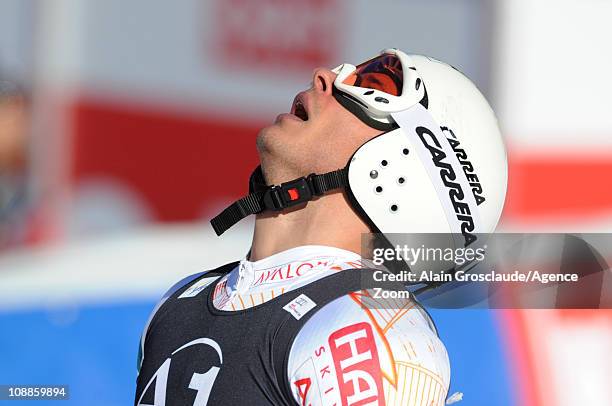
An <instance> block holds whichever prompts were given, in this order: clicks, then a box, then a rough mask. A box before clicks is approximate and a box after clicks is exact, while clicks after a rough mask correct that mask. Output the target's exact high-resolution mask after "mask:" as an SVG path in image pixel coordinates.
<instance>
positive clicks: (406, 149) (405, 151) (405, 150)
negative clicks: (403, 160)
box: [402, 148, 410, 155]
mask: <svg viewBox="0 0 612 406" xmlns="http://www.w3.org/2000/svg"><path fill="white" fill-rule="evenodd" d="M409 153H410V151H409V150H408V148H404V149H403V150H402V154H404V155H408V154H409Z"/></svg>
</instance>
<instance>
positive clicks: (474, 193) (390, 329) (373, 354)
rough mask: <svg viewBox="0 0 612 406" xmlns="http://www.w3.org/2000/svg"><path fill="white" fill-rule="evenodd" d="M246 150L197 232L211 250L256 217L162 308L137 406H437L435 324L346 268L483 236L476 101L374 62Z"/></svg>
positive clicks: (312, 92)
mask: <svg viewBox="0 0 612 406" xmlns="http://www.w3.org/2000/svg"><path fill="white" fill-rule="evenodd" d="M257 147H258V151H259V155H260V161H261V166H260V168H258V169H257V170H256V171H255V172H254V174H253V175H252V177H251V184H250V186H251V194H250V195H249V196H246V197H244V198H242V199H240V200H238V201H237V202H235V203H234V204H233V205H231V206H230V207H228V208H227V209H226V210H225V211H224V212H223V213H221V214H220V215H219V216H218V217H217V218H215V219H213V221H212V224H213V227H214V228H215V231H216V232H217V233H218V234H221V233H222V232H224V231H225V230H226V229H227V228H229V227H231V226H232V225H233V224H235V223H236V222H237V221H239V220H240V219H242V218H244V217H246V216H247V215H249V214H257V217H256V221H255V231H254V235H253V242H252V246H251V251H250V254H249V256H248V258H247V259H243V260H241V261H239V262H237V263H232V264H228V265H226V266H223V267H221V268H219V269H216V270H213V271H209V272H204V273H202V274H198V275H194V276H192V277H190V278H187V279H186V280H184V281H181V282H179V284H177V285H176V286H175V287H174V288H172V289H171V290H170V291H169V292H168V293H167V294H166V295H165V297H164V299H163V300H162V301H161V303H160V304H159V305H158V306H157V307H156V309H155V311H154V313H153V316H152V317H151V319H150V321H149V323H148V324H147V327H146V328H145V332H144V334H143V338H142V340H141V351H142V357H141V359H140V361H139V376H138V387H137V391H136V401H135V404H136V405H179V404H180V405H244V404H249V405H251V404H252V405H290V404H299V405H313V406H314V405H340V404H342V405H420V404H426V405H442V404H444V401H445V399H446V395H447V392H448V388H449V381H450V368H449V362H448V356H447V354H446V350H445V348H444V346H443V344H442V342H441V341H440V339H439V338H438V336H437V332H436V330H435V327H434V326H433V323H432V322H431V320H430V319H429V317H428V316H427V314H426V313H425V312H424V311H423V310H422V309H421V307H420V306H419V305H418V303H417V302H416V301H415V300H414V298H413V297H410V298H403V299H401V298H400V299H386V298H384V297H377V296H376V295H375V294H373V290H367V289H363V288H364V287H366V285H367V281H371V280H372V275H373V272H374V271H373V270H372V269H371V265H370V264H368V263H367V261H365V260H363V259H362V258H361V256H360V255H359V254H358V253H359V252H361V243H362V235H364V234H366V233H369V232H372V231H376V232H385V233H387V232H404V233H407V232H410V233H412V232H440V233H442V232H446V233H454V236H453V237H452V238H458V240H459V244H460V246H462V247H465V246H468V245H470V244H472V243H473V241H474V239H475V235H476V233H477V232H486V231H491V230H492V229H493V228H494V227H495V224H496V223H497V220H498V218H499V215H500V212H501V208H502V205H503V199H504V195H505V187H506V162H505V151H504V148H503V144H502V142H501V138H500V136H499V130H498V128H497V124H496V121H495V118H494V116H493V114H492V112H491V110H490V108H489V106H488V104H487V103H486V101H485V100H484V98H483V97H482V95H481V94H480V93H479V92H478V90H477V89H476V88H475V87H474V86H473V84H472V83H471V82H470V81H469V80H468V79H467V78H465V77H464V76H463V75H461V74H460V73H459V72H457V71H456V70H454V69H453V68H451V67H450V66H448V65H445V64H442V63H440V62H437V61H434V60H431V59H429V58H426V57H422V56H414V55H410V56H409V55H406V54H405V53H403V52H401V51H399V50H395V49H389V50H385V51H383V52H382V53H381V55H380V56H378V57H376V58H374V59H372V60H370V61H367V62H365V63H363V64H361V65H358V66H357V67H355V66H353V65H349V64H344V65H342V66H340V67H338V68H336V69H334V70H333V71H331V70H327V69H317V70H315V72H314V74H313V80H312V84H311V87H310V88H309V89H308V90H306V91H304V92H301V93H299V94H298V95H297V96H296V98H295V100H294V102H293V105H292V108H291V113H288V114H281V115H279V116H278V117H277V118H276V121H275V122H274V123H273V124H272V125H271V126H269V127H266V128H264V129H262V130H261V132H260V133H259V136H258V138H257ZM309 174H310V175H309ZM269 185H280V186H269ZM387 239H388V240H389V242H390V241H391V240H392V238H391V237H388V238H387ZM384 288H385V289H396V290H397V291H404V292H405V290H404V287H403V286H401V285H399V287H398V285H397V284H396V285H393V284H387V285H385V286H384Z"/></svg>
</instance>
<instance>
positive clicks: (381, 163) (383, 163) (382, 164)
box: [380, 159, 389, 166]
mask: <svg viewBox="0 0 612 406" xmlns="http://www.w3.org/2000/svg"><path fill="white" fill-rule="evenodd" d="M380 165H381V166H387V165H389V162H388V161H387V160H386V159H383V160H382V161H380Z"/></svg>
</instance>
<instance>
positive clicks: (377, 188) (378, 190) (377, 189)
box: [374, 186, 383, 193]
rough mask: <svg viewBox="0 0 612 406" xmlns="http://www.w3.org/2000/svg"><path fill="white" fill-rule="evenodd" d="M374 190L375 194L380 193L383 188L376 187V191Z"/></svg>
mask: <svg viewBox="0 0 612 406" xmlns="http://www.w3.org/2000/svg"><path fill="white" fill-rule="evenodd" d="M374 190H376V193H382V191H383V188H382V186H376V189H374Z"/></svg>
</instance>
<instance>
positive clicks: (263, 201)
mask: <svg viewBox="0 0 612 406" xmlns="http://www.w3.org/2000/svg"><path fill="white" fill-rule="evenodd" d="M251 178H253V176H251ZM252 180H253V179H252ZM253 184H254V183H253V182H251V186H252V187H251V189H252V190H251V194H249V195H247V196H245V197H243V198H241V199H238V200H236V201H235V202H234V203H232V204H231V205H229V206H228V207H227V208H225V210H223V211H222V212H221V213H219V214H218V215H217V216H215V217H214V218H213V219H212V220H210V224H211V225H212V227H213V229H214V230H215V233H216V234H217V235H221V234H223V233H224V232H225V231H226V230H227V229H229V228H230V227H231V226H233V225H234V224H236V223H237V222H239V221H240V220H242V219H243V218H245V217H247V216H249V215H251V214H258V213H261V212H264V211H268V210H270V211H280V210H283V209H286V208H287V207H291V206H296V205H298V204H301V203H306V202H307V201H309V200H311V199H312V198H313V197H315V196H322V195H323V194H325V193H326V192H329V191H332V190H336V189H341V188H343V187H345V186H347V185H348V170H347V169H346V168H342V169H338V170H335V171H332V172H328V173H325V174H322V175H315V174H314V173H312V174H310V175H308V176H307V177H305V178H299V179H294V180H292V181H289V182H285V183H282V184H280V185H279V186H267V187H266V186H264V187H259V188H257V189H256V188H255V187H253Z"/></svg>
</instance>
